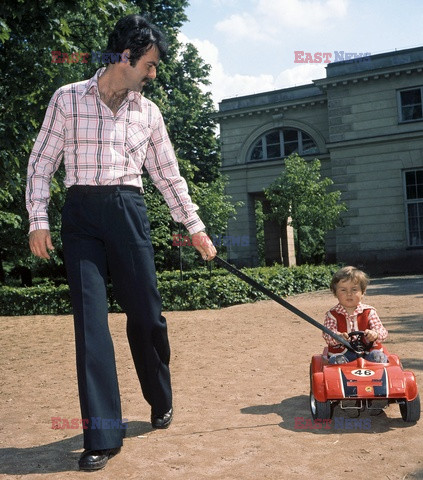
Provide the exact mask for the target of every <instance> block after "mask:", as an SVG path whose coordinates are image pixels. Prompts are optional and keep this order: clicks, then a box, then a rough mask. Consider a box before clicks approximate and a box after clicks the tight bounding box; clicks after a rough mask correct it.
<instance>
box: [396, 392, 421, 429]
mask: <svg viewBox="0 0 423 480" xmlns="http://www.w3.org/2000/svg"><path fill="white" fill-rule="evenodd" d="M400 412H401V417H402V419H403V420H404V422H417V420H419V418H420V396H419V395H417V397H416V398H415V399H414V400H411V402H409V401H407V400H404V403H400Z"/></svg>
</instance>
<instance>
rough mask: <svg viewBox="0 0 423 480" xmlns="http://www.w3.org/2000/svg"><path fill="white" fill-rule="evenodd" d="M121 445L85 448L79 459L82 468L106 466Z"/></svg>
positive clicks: (97, 468) (91, 468) (89, 468)
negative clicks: (98, 448) (103, 448)
mask: <svg viewBox="0 0 423 480" xmlns="http://www.w3.org/2000/svg"><path fill="white" fill-rule="evenodd" d="M119 452H120V447H117V448H109V449H107V450H84V451H83V452H82V455H81V457H80V459H79V469H80V470H100V469H101V468H104V467H105V466H106V463H107V462H108V460H109V458H111V457H113V456H114V455H117V454H118V453H119Z"/></svg>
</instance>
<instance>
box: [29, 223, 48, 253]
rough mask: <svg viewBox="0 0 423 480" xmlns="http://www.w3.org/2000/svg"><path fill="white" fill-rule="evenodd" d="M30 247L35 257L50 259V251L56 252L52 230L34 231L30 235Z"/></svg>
mask: <svg viewBox="0 0 423 480" xmlns="http://www.w3.org/2000/svg"><path fill="white" fill-rule="evenodd" d="M29 247H30V249H31V252H32V253H33V254H34V255H35V256H37V257H40V258H46V259H50V255H49V254H48V250H54V246H53V243H52V242H51V236H50V230H44V229H42V230H33V231H32V232H31V233H30V234H29Z"/></svg>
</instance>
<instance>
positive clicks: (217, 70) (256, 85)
mask: <svg viewBox="0 0 423 480" xmlns="http://www.w3.org/2000/svg"><path fill="white" fill-rule="evenodd" d="M178 39H179V41H180V42H182V43H188V42H189V43H192V44H193V45H194V46H195V47H196V48H197V50H198V52H199V55H200V57H201V58H202V59H203V60H204V62H205V63H208V64H209V65H210V66H211V71H210V75H209V80H210V82H211V84H210V85H207V86H204V87H203V89H204V90H206V91H211V92H212V96H213V100H214V102H215V104H217V103H218V102H220V101H221V100H223V99H224V98H230V97H236V96H242V95H250V94H253V93H259V92H265V91H268V90H274V88H275V79H274V77H273V75H265V74H261V75H258V76H252V75H240V74H236V75H229V74H228V73H226V72H225V71H224V68H223V65H222V63H221V62H220V60H219V51H218V49H217V47H216V45H214V44H213V43H212V42H210V41H209V40H198V39H188V37H186V36H185V35H184V34H179V36H178Z"/></svg>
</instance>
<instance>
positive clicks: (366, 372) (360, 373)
mask: <svg viewBox="0 0 423 480" xmlns="http://www.w3.org/2000/svg"><path fill="white" fill-rule="evenodd" d="M351 373H352V374H353V375H355V376H357V377H371V376H372V375H374V374H375V372H374V371H373V370H369V369H365V368H358V369H357V370H352V371H351Z"/></svg>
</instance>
